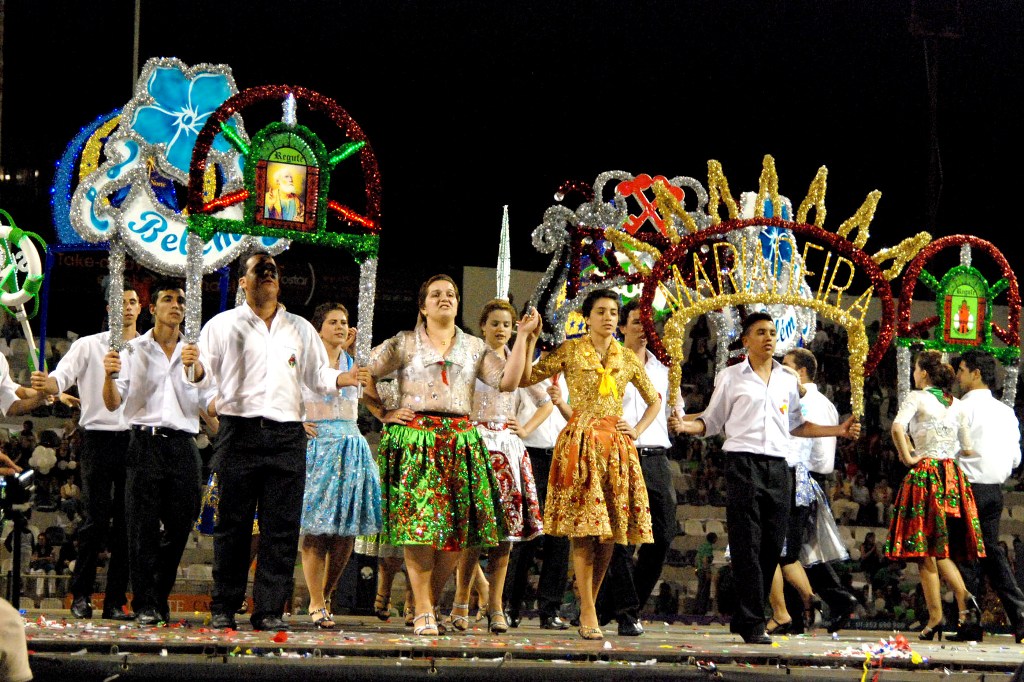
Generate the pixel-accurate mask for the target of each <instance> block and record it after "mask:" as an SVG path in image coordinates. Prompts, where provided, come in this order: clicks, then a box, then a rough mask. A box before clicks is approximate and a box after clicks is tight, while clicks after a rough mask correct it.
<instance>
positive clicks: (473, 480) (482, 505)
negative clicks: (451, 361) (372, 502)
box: [377, 413, 506, 551]
mask: <svg viewBox="0 0 1024 682" xmlns="http://www.w3.org/2000/svg"><path fill="white" fill-rule="evenodd" d="M377 462H378V464H379V466H380V479H381V481H380V482H381V495H382V498H383V499H382V504H381V507H382V510H381V511H382V521H383V527H382V529H381V539H382V540H383V541H384V542H387V543H388V544H390V545H429V546H431V547H434V548H435V549H440V550H450V551H457V550H461V549H464V548H466V547H494V546H496V545H497V544H498V540H499V539H501V538H504V537H505V535H506V531H505V528H504V523H502V522H501V521H500V520H499V519H498V517H497V515H496V514H495V510H496V509H500V508H501V497H500V492H499V488H498V485H497V482H496V480H495V477H494V471H493V470H492V469H491V462H490V453H489V452H488V451H487V447H486V446H485V445H484V442H483V440H482V439H481V438H480V434H479V433H478V432H477V430H476V427H474V426H473V423H472V422H471V421H469V419H468V418H466V417H459V416H436V415H427V414H419V413H417V415H416V416H415V417H414V418H413V419H411V420H410V421H409V422H408V423H407V424H404V425H402V424H387V425H385V426H384V430H383V433H382V435H381V439H380V445H379V446H378V450H377Z"/></svg>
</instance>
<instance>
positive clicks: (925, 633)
mask: <svg viewBox="0 0 1024 682" xmlns="http://www.w3.org/2000/svg"><path fill="white" fill-rule="evenodd" d="M945 624H946V619H945V618H943V619H942V620H940V621H939V622H938V624H937V625H933V626H931V627H928V626H927V625H925V626H924V627H923V628H921V632H920V633H918V635H917V637H918V639H923V640H925V641H927V642H930V641H932V640H933V639H935V633H936V632H937V633H939V641H940V642H941V641H942V627H943V626H944V625H945Z"/></svg>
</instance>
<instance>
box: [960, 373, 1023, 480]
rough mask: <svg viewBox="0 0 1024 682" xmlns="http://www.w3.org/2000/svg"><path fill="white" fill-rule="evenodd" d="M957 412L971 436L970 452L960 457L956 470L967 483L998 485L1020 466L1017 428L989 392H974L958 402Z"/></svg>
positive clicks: (1010, 410)
mask: <svg viewBox="0 0 1024 682" xmlns="http://www.w3.org/2000/svg"><path fill="white" fill-rule="evenodd" d="M960 411H961V413H962V414H963V415H964V419H965V421H966V422H967V425H968V428H969V429H970V433H971V444H972V448H971V450H972V452H974V455H973V456H971V457H965V456H964V454H963V452H961V453H960V455H959V457H960V467H961V468H962V469H963V470H964V474H965V475H966V476H967V480H968V481H970V482H971V483H999V484H1002V483H1004V482H1005V481H1006V479H1008V478H1009V477H1010V474H1011V473H1012V472H1013V470H1014V469H1015V468H1017V466H1019V465H1020V424H1019V423H1018V422H1017V415H1016V414H1014V412H1013V408H1011V407H1010V406H1009V405H1007V404H1005V403H1003V402H1001V401H999V400H996V399H995V398H994V397H993V396H992V391H990V390H989V389H987V388H977V389H975V390H973V391H968V392H967V393H966V394H964V396H963V398H961V399H960Z"/></svg>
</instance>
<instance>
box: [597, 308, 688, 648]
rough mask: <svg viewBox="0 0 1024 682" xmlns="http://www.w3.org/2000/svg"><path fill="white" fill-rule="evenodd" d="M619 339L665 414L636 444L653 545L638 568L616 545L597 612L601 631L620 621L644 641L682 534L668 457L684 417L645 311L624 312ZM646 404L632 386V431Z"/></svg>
mask: <svg viewBox="0 0 1024 682" xmlns="http://www.w3.org/2000/svg"><path fill="white" fill-rule="evenodd" d="M619 315H620V322H619V333H620V334H622V340H623V344H624V345H625V347H626V348H627V349H628V350H630V351H632V352H633V353H634V354H636V356H637V357H638V358H639V359H640V362H641V363H642V364H643V366H644V369H645V370H646V372H647V376H648V377H649V378H650V380H651V383H652V384H654V388H655V390H657V391H658V395H660V396H662V399H663V402H664V403H665V409H663V410H662V411H661V412H659V413H658V416H657V417H656V418H655V419H654V421H653V422H651V425H650V426H648V427H647V429H646V430H645V431H644V432H643V433H642V434H640V438H639V439H637V441H636V451H637V454H639V455H640V467H641V468H642V469H643V472H644V484H645V485H646V487H647V497H648V500H649V501H650V507H651V524H652V530H653V532H654V542H652V543H647V544H642V545H640V548H639V549H638V550H636V555H637V556H636V565H635V566H634V564H633V551H634V549H635V548H634V547H633V546H630V545H615V549H614V550H613V551H612V558H611V563H610V564H609V565H608V575H607V576H605V579H604V581H603V582H602V583H601V591H600V593H599V594H598V598H597V611H598V616H599V619H600V622H601V625H605V624H606V623H608V622H610V621H611V619H612V618H614V619H615V620H616V621H618V632H619V634H620V635H624V636H637V635H642V634H643V632H644V628H643V626H642V625H641V624H640V611H641V610H642V609H643V607H644V605H645V604H646V603H647V600H648V599H649V598H650V596H651V593H652V592H653V591H654V586H655V585H657V583H658V579H659V578H660V577H661V569H662V567H663V566H664V565H665V557H666V556H667V555H668V548H669V546H670V545H671V544H672V539H673V538H674V537H675V536H676V535H677V534H678V533H679V522H678V521H677V520H676V490H675V487H674V486H673V485H672V470H671V469H670V468H669V464H668V456H669V453H670V452H671V450H672V440H671V438H670V434H675V433H676V432H677V429H678V425H679V419H680V417H681V416H682V409H681V407H682V396H681V395H679V394H677V395H676V400H675V403H676V409H677V412H675V413H673V412H672V411H671V410H670V408H669V407H668V403H669V401H668V400H664V398H665V396H667V395H668V367H666V366H665V365H663V364H661V362H660V361H659V360H658V358H656V357H655V356H654V353H652V352H650V351H649V350H647V337H646V336H645V335H644V328H643V325H642V324H641V323H640V309H639V308H638V307H637V301H630V302H629V303H627V304H626V305H624V306H622V309H621V310H620V312H619ZM646 409H647V403H645V402H644V401H643V398H641V397H640V394H639V393H637V390H636V387H634V386H633V384H627V385H626V390H625V392H624V393H623V395H622V417H621V419H622V420H625V422H626V423H627V424H629V425H630V426H633V425H634V424H636V423H637V422H638V421H640V418H641V417H642V416H643V414H644V411H645V410H646Z"/></svg>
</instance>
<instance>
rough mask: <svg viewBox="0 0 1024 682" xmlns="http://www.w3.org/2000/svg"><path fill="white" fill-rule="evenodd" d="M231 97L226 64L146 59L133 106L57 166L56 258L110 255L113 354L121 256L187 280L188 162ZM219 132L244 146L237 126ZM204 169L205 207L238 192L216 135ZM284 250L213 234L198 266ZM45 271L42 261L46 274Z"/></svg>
mask: <svg viewBox="0 0 1024 682" xmlns="http://www.w3.org/2000/svg"><path fill="white" fill-rule="evenodd" d="M236 92H237V88H236V86H235V82H234V78H233V77H232V75H231V69H230V68H229V67H228V66H226V65H222V64H221V65H214V64H198V65H196V66H192V67H188V66H186V65H185V64H184V63H182V62H181V61H180V60H178V59H173V58H158V59H150V60H149V61H147V62H146V64H145V65H144V67H143V70H142V72H141V74H140V75H139V78H138V81H137V82H136V86H135V92H134V96H133V97H132V99H131V101H129V102H128V104H127V105H126V106H125V107H124V108H123V109H121V110H115V111H114V112H111V113H110V114H107V115H105V116H102V117H100V118H97V119H96V120H94V121H93V122H92V123H91V124H89V125H88V126H86V127H85V128H83V129H82V130H81V131H80V132H79V133H78V135H76V136H75V138H74V139H73V140H72V142H71V143H70V144H69V145H68V148H67V149H66V151H65V153H64V156H63V157H62V158H61V162H60V164H59V165H58V169H57V173H56V175H55V180H54V187H53V191H52V194H53V217H54V226H55V228H56V230H57V234H58V237H59V238H60V241H61V244H60V245H58V250H75V249H79V248H82V246H83V243H82V242H85V243H88V244H92V245H93V246H94V248H106V249H109V258H108V264H109V265H108V267H109V271H110V283H109V286H108V292H107V294H108V303H109V304H110V306H109V307H110V320H109V327H110V331H111V347H112V348H115V349H120V348H122V347H123V345H124V340H123V339H122V338H120V337H121V321H122V315H123V305H122V303H121V299H122V296H123V292H124V267H125V257H126V255H129V254H130V255H131V256H132V257H133V258H135V260H137V261H138V262H139V263H141V264H142V265H143V266H145V267H147V268H149V269H150V270H152V271H154V272H157V273H160V274H164V275H170V276H181V275H184V274H185V271H186V242H187V234H188V230H187V225H188V216H187V212H186V211H185V207H184V202H183V201H182V200H181V198H182V196H183V195H184V194H185V192H186V191H187V185H188V183H189V181H190V178H189V160H190V158H191V157H192V153H193V148H194V146H195V144H196V142H197V139H198V133H199V130H200V129H201V128H202V126H203V125H204V124H205V122H206V120H207V119H208V118H209V116H210V115H211V114H212V113H213V112H214V111H215V110H216V109H217V108H218V107H220V106H221V104H223V102H224V101H225V100H226V99H228V97H230V96H232V95H233V94H234V93H236ZM226 127H227V128H229V129H230V134H232V135H234V136H235V137H238V138H242V139H244V138H245V130H244V128H243V126H242V121H241V118H240V117H238V116H235V117H232V119H231V121H230V122H229V124H228V125H227V126H226ZM208 161H209V163H207V164H204V173H203V174H202V175H201V176H200V179H199V186H198V188H197V189H198V191H199V192H200V193H201V194H202V195H204V196H206V197H207V198H208V199H211V200H212V199H213V198H215V197H217V196H222V195H224V194H230V193H232V192H234V191H235V190H236V189H237V188H238V187H240V186H241V183H242V173H243V164H244V159H243V158H242V157H241V155H240V154H239V153H238V152H237V151H236V150H235V149H233V148H232V146H231V145H230V144H229V143H228V141H227V138H226V135H220V136H218V138H217V140H216V141H215V143H214V144H213V145H212V149H211V151H210V154H209V158H208ZM72 188H73V189H72ZM233 214H237V215H239V216H240V215H241V211H240V210H239V209H237V208H235V207H231V206H226V207H224V208H223V209H222V211H221V215H223V216H224V217H230V216H232V215H233ZM69 228H70V229H69ZM287 246H288V241H287V240H286V239H281V238H278V237H258V236H248V235H240V234H228V233H225V234H219V235H217V236H216V237H215V238H214V239H211V240H209V241H208V242H206V243H204V244H202V245H201V253H202V258H201V260H200V261H199V262H198V266H199V267H200V268H201V270H202V272H203V273H210V272H214V271H217V270H219V269H224V268H226V266H227V265H228V264H229V263H230V262H231V261H232V260H234V259H236V258H237V257H238V256H239V255H240V254H242V253H245V252H247V251H250V250H252V249H254V248H261V249H264V250H266V251H268V252H270V253H274V254H276V253H280V252H281V251H283V250H284V249H285V248H287ZM51 258H52V257H51ZM51 267H52V260H50V259H48V261H47V271H49V269H50V268H51ZM223 276H226V269H225V271H224V273H223ZM222 284H223V277H222ZM221 288H222V291H225V292H226V286H222V287H221ZM223 303H224V302H223V301H222V307H223ZM44 310H45V304H44ZM43 327H44V328H45V322H44V323H43Z"/></svg>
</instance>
